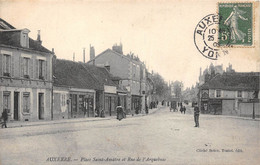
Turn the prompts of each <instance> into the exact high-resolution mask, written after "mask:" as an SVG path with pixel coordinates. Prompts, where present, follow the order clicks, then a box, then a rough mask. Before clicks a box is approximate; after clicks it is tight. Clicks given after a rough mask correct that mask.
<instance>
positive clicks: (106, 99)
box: [53, 59, 127, 119]
mask: <svg viewBox="0 0 260 165" xmlns="http://www.w3.org/2000/svg"><path fill="white" fill-rule="evenodd" d="M54 61H55V62H54V63H55V67H54V77H55V78H54V90H53V96H54V98H53V99H54V101H53V107H54V112H53V113H54V119H63V118H85V117H105V116H115V115H116V107H117V106H118V105H123V106H124V102H125V101H124V100H125V99H126V97H125V96H126V95H127V92H126V91H125V90H123V89H121V88H120V87H119V86H118V85H117V84H116V83H114V82H113V80H112V77H111V75H110V73H109V72H108V71H107V69H106V68H104V67H97V66H93V65H88V64H85V63H80V62H73V61H68V60H60V59H56V60H54Z"/></svg>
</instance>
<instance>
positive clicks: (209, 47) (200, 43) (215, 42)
mask: <svg viewBox="0 0 260 165" xmlns="http://www.w3.org/2000/svg"><path fill="white" fill-rule="evenodd" d="M219 20H220V17H219V15H217V14H209V15H207V16H205V17H204V18H203V19H202V20H201V21H200V22H199V23H198V24H197V26H196V28H195V31H194V43H195V46H196V47H197V49H198V50H199V52H200V53H201V54H202V55H203V56H204V57H206V58H209V59H212V60H217V59H218V57H219V56H221V55H225V54H227V52H226V51H223V50H222V49H220V47H219V40H221V39H222V40H229V37H228V36H227V35H226V36H225V35H223V37H225V38H219V32H221V33H225V32H227V30H228V29H219V28H218V24H219Z"/></svg>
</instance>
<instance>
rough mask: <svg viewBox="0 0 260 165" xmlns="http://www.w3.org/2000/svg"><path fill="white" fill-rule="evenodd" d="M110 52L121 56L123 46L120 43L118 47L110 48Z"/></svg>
mask: <svg viewBox="0 0 260 165" xmlns="http://www.w3.org/2000/svg"><path fill="white" fill-rule="evenodd" d="M112 50H113V51H115V52H117V53H119V54H123V45H122V43H120V45H117V44H115V45H113V46H112Z"/></svg>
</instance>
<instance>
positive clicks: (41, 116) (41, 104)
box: [38, 93, 44, 120]
mask: <svg viewBox="0 0 260 165" xmlns="http://www.w3.org/2000/svg"><path fill="white" fill-rule="evenodd" d="M43 96H44V95H43V93H39V97H38V99H39V100H38V106H39V107H38V112H39V119H40V120H42V119H44V97H43Z"/></svg>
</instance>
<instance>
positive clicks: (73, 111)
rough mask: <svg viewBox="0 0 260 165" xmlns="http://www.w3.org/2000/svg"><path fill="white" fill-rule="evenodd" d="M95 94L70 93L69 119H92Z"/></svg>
mask: <svg viewBox="0 0 260 165" xmlns="http://www.w3.org/2000/svg"><path fill="white" fill-rule="evenodd" d="M94 98H95V92H94V91H93V92H77V91H71V92H70V111H69V113H70V115H69V116H70V117H71V118H83V117H94V116H95V113H94V109H95V104H94V102H95V100H94Z"/></svg>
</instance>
